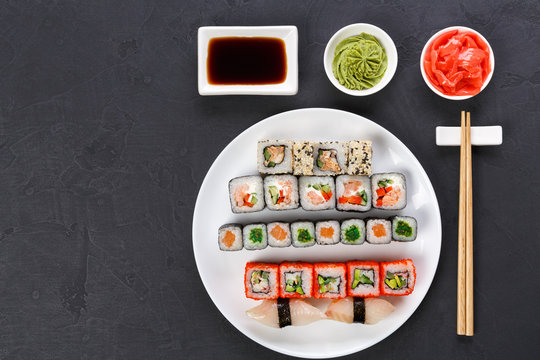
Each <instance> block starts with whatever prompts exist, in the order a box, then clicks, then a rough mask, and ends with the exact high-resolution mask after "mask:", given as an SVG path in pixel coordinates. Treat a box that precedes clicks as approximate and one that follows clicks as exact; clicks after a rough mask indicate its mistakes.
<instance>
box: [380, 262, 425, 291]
mask: <svg viewBox="0 0 540 360" xmlns="http://www.w3.org/2000/svg"><path fill="white" fill-rule="evenodd" d="M380 266H381V274H380V276H381V280H382V281H381V295H390V296H403V295H409V294H410V293H412V292H413V290H414V284H415V283H416V270H415V268H414V263H413V261H412V260H411V259H405V260H398V261H389V262H381V265H380Z"/></svg>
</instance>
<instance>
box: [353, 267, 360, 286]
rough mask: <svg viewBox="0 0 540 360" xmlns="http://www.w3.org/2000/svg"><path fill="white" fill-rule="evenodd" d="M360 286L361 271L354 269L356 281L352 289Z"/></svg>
mask: <svg viewBox="0 0 540 360" xmlns="http://www.w3.org/2000/svg"><path fill="white" fill-rule="evenodd" d="M358 284H360V269H354V280H353V283H352V285H351V287H352V288H353V289H356V287H357V286H358Z"/></svg>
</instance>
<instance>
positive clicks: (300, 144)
mask: <svg viewBox="0 0 540 360" xmlns="http://www.w3.org/2000/svg"><path fill="white" fill-rule="evenodd" d="M313 144H314V143H312V142H311V141H295V142H294V143H293V158H294V165H293V174H294V175H313Z"/></svg>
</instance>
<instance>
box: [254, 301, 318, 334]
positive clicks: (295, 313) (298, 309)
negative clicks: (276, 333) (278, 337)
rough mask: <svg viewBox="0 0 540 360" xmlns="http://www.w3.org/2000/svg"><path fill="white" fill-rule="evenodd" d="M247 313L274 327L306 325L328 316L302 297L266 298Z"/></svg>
mask: <svg viewBox="0 0 540 360" xmlns="http://www.w3.org/2000/svg"><path fill="white" fill-rule="evenodd" d="M246 315H247V316H248V317H250V318H252V319H255V320H257V321H258V322H260V323H261V324H264V325H266V326H270V327H274V328H283V327H286V326H291V325H292V326H304V325H308V324H311V323H312V322H314V321H317V320H322V319H325V318H326V315H325V314H324V313H323V312H322V311H321V310H319V309H317V308H316V307H315V306H312V305H310V304H308V303H307V302H306V301H305V300H302V299H282V298H278V299H277V300H264V301H263V302H262V303H261V304H260V305H257V306H255V307H254V308H252V309H249V310H248V311H246Z"/></svg>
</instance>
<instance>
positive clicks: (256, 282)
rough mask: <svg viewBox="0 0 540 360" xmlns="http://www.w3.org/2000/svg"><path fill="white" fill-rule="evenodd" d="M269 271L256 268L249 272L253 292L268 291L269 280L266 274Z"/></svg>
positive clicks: (264, 292) (266, 292)
mask: <svg viewBox="0 0 540 360" xmlns="http://www.w3.org/2000/svg"><path fill="white" fill-rule="evenodd" d="M269 275H270V273H269V272H268V271H264V270H256V271H254V272H252V273H251V280H250V282H251V290H252V291H253V292H254V293H263V294H268V292H269V291H270V282H269V281H268V276H269Z"/></svg>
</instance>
